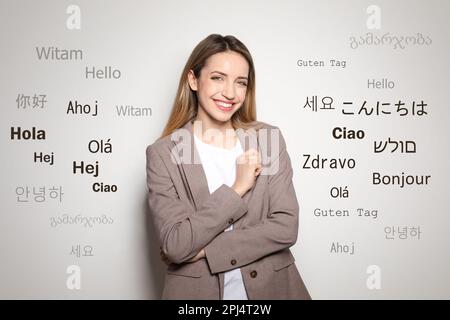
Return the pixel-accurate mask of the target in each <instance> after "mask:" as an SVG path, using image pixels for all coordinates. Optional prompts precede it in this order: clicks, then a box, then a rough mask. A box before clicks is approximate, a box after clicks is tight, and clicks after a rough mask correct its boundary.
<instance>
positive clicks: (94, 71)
mask: <svg viewBox="0 0 450 320" xmlns="http://www.w3.org/2000/svg"><path fill="white" fill-rule="evenodd" d="M85 76H86V79H89V77H91V78H92V79H120V77H121V76H122V73H121V72H120V70H119V69H113V68H112V67H111V66H104V67H103V68H102V69H100V68H96V67H92V68H88V67H86V73H85Z"/></svg>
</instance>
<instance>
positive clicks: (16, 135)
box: [11, 127, 45, 140]
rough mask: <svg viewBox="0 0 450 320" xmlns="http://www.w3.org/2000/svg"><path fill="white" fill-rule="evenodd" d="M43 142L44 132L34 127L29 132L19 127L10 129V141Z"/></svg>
mask: <svg viewBox="0 0 450 320" xmlns="http://www.w3.org/2000/svg"><path fill="white" fill-rule="evenodd" d="M15 139H17V140H22V139H23V140H45V131H44V130H38V129H36V127H33V128H31V130H22V128H21V127H17V128H14V127H11V140H15Z"/></svg>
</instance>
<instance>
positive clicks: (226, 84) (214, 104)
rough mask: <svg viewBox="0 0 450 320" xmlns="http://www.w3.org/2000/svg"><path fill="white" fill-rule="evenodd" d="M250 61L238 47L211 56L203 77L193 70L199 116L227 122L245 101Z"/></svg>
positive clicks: (190, 73) (191, 78) (191, 81)
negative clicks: (236, 50) (238, 51)
mask: <svg viewBox="0 0 450 320" xmlns="http://www.w3.org/2000/svg"><path fill="white" fill-rule="evenodd" d="M248 73H249V65H248V63H247V60H245V58H244V57H243V56H242V55H240V54H239V53H236V52H234V51H226V52H220V53H216V54H214V55H212V56H210V57H209V58H208V59H207V60H206V63H205V65H204V66H203V69H202V70H201V72H200V77H199V78H195V75H194V72H193V71H192V70H191V71H190V72H189V75H188V76H189V78H188V79H189V85H190V87H191V89H192V90H194V91H197V98H198V101H199V106H198V107H199V108H198V115H197V117H198V118H199V119H206V118H205V117H208V118H210V119H211V120H215V121H219V122H227V121H229V120H230V119H231V116H232V115H233V114H234V113H235V112H236V111H237V110H238V109H239V108H240V107H241V106H242V105H243V103H244V100H245V94H246V92H247V85H248Z"/></svg>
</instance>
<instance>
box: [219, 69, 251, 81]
mask: <svg viewBox="0 0 450 320" xmlns="http://www.w3.org/2000/svg"><path fill="white" fill-rule="evenodd" d="M211 73H219V74H221V75H223V76H228V75H227V74H226V73H224V72H222V71H211V72H210V74H211ZM236 79H245V80H248V78H247V77H243V76H240V77H237V78H236Z"/></svg>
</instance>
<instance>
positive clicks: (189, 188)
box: [146, 121, 311, 299]
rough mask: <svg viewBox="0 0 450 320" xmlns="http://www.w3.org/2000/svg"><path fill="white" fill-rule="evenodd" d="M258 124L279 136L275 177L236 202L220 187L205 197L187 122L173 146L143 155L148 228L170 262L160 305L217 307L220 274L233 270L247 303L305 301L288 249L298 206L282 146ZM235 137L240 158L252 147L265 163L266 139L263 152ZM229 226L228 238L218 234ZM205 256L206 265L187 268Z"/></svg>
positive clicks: (166, 143) (161, 143)
mask: <svg viewBox="0 0 450 320" xmlns="http://www.w3.org/2000/svg"><path fill="white" fill-rule="evenodd" d="M256 123H257V126H255V128H264V129H266V130H265V132H270V131H271V130H276V131H277V132H278V133H279V134H278V137H277V140H275V141H277V142H278V146H279V147H278V148H277V151H278V152H277V153H276V154H275V155H274V157H273V158H272V161H271V162H270V163H271V164H274V166H273V167H277V168H278V170H273V172H271V171H270V170H266V173H265V174H263V173H261V174H260V175H259V176H258V177H257V179H256V182H255V185H254V186H253V188H252V189H251V190H249V191H248V192H247V193H246V194H245V195H244V196H243V197H242V198H241V197H240V196H239V195H238V194H237V193H236V192H235V191H234V190H233V189H231V188H230V187H229V186H227V185H225V184H223V185H222V186H220V187H219V188H218V189H217V190H215V191H214V192H213V193H212V194H210V193H209V189H208V184H207V180H206V179H207V178H206V175H205V173H204V171H203V167H202V165H201V163H200V162H199V161H198V162H196V161H194V160H198V159H199V154H198V151H197V149H196V148H195V144H194V137H193V132H192V128H193V125H192V123H191V122H188V123H187V124H186V125H184V126H183V128H182V129H185V130H180V129H178V130H176V131H177V133H178V132H181V131H183V135H180V136H178V138H177V137H175V136H174V135H172V136H173V137H175V139H174V138H171V137H172V136H171V135H169V136H166V137H164V138H162V139H160V140H157V141H156V142H155V143H153V144H151V145H149V146H148V147H147V149H146V156H147V167H146V169H147V186H148V204H149V208H150V214H151V220H152V221H153V223H154V226H155V230H157V232H158V234H157V237H158V239H159V244H160V246H161V247H162V248H163V251H164V253H165V254H166V256H167V257H168V258H169V260H170V261H172V262H173V263H172V264H170V265H169V266H168V268H167V272H166V278H165V283H164V290H163V293H162V298H163V299H222V297H223V287H224V276H223V275H224V272H225V271H228V270H231V269H234V268H237V267H240V268H241V272H242V277H243V281H244V284H245V288H246V290H247V295H248V297H249V299H311V297H310V295H309V293H308V290H307V288H306V287H305V284H304V282H303V280H302V278H301V276H300V274H299V272H298V270H297V267H296V265H295V263H294V256H293V255H292V253H291V251H290V249H289V247H291V246H292V245H293V244H294V243H295V242H296V241H297V235H298V213H299V205H298V201H297V197H296V194H295V190H294V186H293V183H292V175H293V171H292V166H291V161H290V158H289V155H288V152H287V150H286V144H285V141H284V138H283V136H282V135H281V132H280V131H279V129H278V128H277V127H275V126H271V125H269V124H267V123H264V122H259V121H258V122H256ZM261 131H264V130H261ZM261 131H260V132H261ZM186 132H187V133H188V134H187V135H186ZM250 132H251V131H250ZM236 133H237V135H238V137H239V140H240V142H241V144H242V146H243V149H244V151H245V150H248V149H249V148H250V147H252V146H255V145H252V143H251V142H250V141H251V140H252V139H253V140H252V141H256V142H257V147H258V150H259V151H260V152H261V153H262V152H265V154H267V155H270V150H271V149H273V147H272V144H271V141H272V140H270V139H265V140H268V141H269V142H268V143H265V144H264V146H268V147H264V148H261V141H260V140H261V137H260V135H259V134H256V131H254V132H251V133H250V134H248V131H247V133H244V132H243V131H240V130H237V131H236ZM181 136H182V137H183V138H180V137H181ZM255 138H256V139H255ZM173 140H175V141H173ZM273 145H274V144H273ZM186 147H190V148H191V149H189V148H186ZM263 149H266V150H263ZM189 150H192V153H191V155H189ZM189 157H190V158H189ZM187 158H189V159H190V160H189V161H186V159H187ZM263 159H264V155H263ZM269 167H270V166H269V165H267V168H269ZM263 172H264V170H263ZM231 223H234V227H233V230H231V231H227V232H223V231H224V230H225V229H226V228H227V227H229V225H230V224H231ZM203 248H204V249H205V253H206V258H205V259H200V260H198V261H197V262H193V263H189V262H186V261H187V260H189V259H191V258H192V257H194V256H195V255H196V254H197V253H198V252H199V251H200V250H201V249H203ZM155 258H158V259H159V256H158V257H155Z"/></svg>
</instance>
